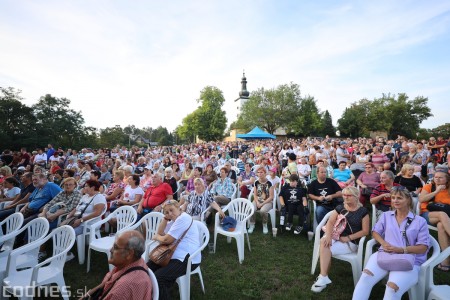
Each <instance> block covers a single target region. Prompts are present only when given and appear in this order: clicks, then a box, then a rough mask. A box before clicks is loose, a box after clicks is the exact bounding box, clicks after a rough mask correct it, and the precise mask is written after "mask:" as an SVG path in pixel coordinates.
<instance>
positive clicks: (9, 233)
mask: <svg viewBox="0 0 450 300" xmlns="http://www.w3.org/2000/svg"><path fill="white" fill-rule="evenodd" d="M22 224H23V215H22V214H21V213H13V214H12V215H10V216H8V217H7V218H6V219H4V220H3V221H1V222H0V250H2V251H1V252H0V257H2V256H8V253H9V251H11V250H12V248H13V246H14V241H15V239H16V236H17V233H18V232H19V230H20V227H22ZM3 227H5V232H3Z"/></svg>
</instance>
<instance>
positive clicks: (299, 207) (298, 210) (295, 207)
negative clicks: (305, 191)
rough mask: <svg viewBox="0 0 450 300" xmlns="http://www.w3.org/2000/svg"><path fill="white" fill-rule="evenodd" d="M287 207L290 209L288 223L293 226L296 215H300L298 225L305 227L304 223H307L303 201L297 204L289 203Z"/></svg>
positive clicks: (288, 210)
mask: <svg viewBox="0 0 450 300" xmlns="http://www.w3.org/2000/svg"><path fill="white" fill-rule="evenodd" d="M287 206H288V209H287V213H288V218H287V221H288V223H291V224H292V222H293V220H294V214H298V225H299V226H303V223H305V213H304V208H303V203H302V202H301V201H298V202H295V203H292V202H288V203H287Z"/></svg>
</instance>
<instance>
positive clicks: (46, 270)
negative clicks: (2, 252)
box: [3, 225, 75, 300]
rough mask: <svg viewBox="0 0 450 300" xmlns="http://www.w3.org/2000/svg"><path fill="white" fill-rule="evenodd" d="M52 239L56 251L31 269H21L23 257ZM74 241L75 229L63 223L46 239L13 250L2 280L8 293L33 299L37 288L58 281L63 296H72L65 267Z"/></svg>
mask: <svg viewBox="0 0 450 300" xmlns="http://www.w3.org/2000/svg"><path fill="white" fill-rule="evenodd" d="M50 239H52V242H53V254H52V255H51V256H50V258H48V259H46V260H45V261H43V262H41V263H39V264H37V265H35V266H33V267H32V268H29V269H20V271H19V270H18V268H19V266H18V260H19V258H20V256H22V255H23V254H26V253H28V252H29V251H32V250H34V249H35V248H39V247H40V246H41V245H42V244H44V243H45V242H47V241H48V240H50ZM74 243H75V231H74V230H73V228H72V227H70V226H67V225H64V226H61V227H59V228H56V229H55V230H53V231H52V232H51V233H50V234H49V235H47V236H46V237H45V238H43V239H39V240H36V241H34V242H32V243H30V244H27V245H25V246H22V247H20V248H18V249H15V250H13V251H11V253H10V255H9V258H8V263H7V267H6V272H7V277H6V278H5V279H4V280H3V288H4V289H5V291H6V292H8V293H10V294H12V295H15V296H20V297H19V298H20V299H32V297H27V296H30V295H32V292H33V291H34V289H35V287H37V286H42V285H48V284H51V283H56V284H57V285H58V287H59V290H60V291H61V294H62V296H63V298H64V299H67V300H68V299H69V295H68V293H67V290H66V283H65V281H64V276H63V269H64V264H65V263H66V256H67V252H68V251H69V250H70V248H72V246H73V244H74Z"/></svg>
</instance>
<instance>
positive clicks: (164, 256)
mask: <svg viewBox="0 0 450 300" xmlns="http://www.w3.org/2000/svg"><path fill="white" fill-rule="evenodd" d="M193 221H194V220H192V221H191V225H189V227H188V229H186V231H185V232H184V233H183V235H182V236H181V237H180V238H179V239H178V240H176V241H175V242H174V243H172V244H170V245H164V244H159V245H158V246H156V248H155V249H153V250H152V252H150V254H149V259H150V260H151V261H152V262H153V263H154V264H156V265H158V266H161V267H165V266H167V265H168V264H169V262H170V260H171V259H172V256H173V253H174V252H175V249H176V248H177V246H178V244H179V243H180V242H181V240H182V239H183V238H184V236H185V235H186V233H187V232H188V230H189V229H190V228H191V226H192V222H193Z"/></svg>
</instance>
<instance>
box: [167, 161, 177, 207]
mask: <svg viewBox="0 0 450 300" xmlns="http://www.w3.org/2000/svg"><path fill="white" fill-rule="evenodd" d="M164 182H165V183H167V184H168V185H170V187H171V188H172V193H173V199H175V200H178V193H175V192H176V191H177V190H178V185H177V180H176V179H175V177H173V170H172V167H167V168H166V169H165V170H164Z"/></svg>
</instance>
